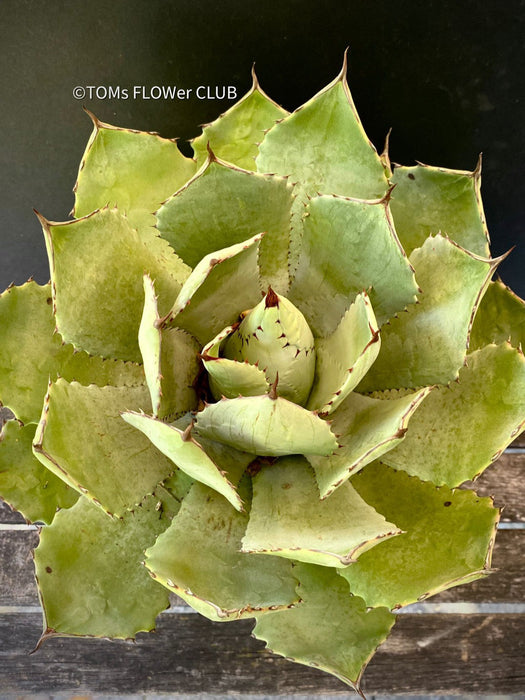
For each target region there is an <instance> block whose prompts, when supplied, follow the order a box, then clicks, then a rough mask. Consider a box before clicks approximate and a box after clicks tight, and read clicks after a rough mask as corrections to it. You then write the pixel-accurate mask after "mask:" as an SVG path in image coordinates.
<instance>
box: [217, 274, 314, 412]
mask: <svg viewBox="0 0 525 700" xmlns="http://www.w3.org/2000/svg"><path fill="white" fill-rule="evenodd" d="M224 354H225V356H226V357H228V358H230V359H232V360H246V361H247V362H249V363H250V364H252V365H256V366H257V367H260V368H261V369H262V370H263V371H264V373H265V375H266V379H267V380H268V382H269V384H274V382H275V381H277V379H278V381H279V395H280V396H282V397H284V398H285V399H288V400H289V401H293V402H294V403H296V404H299V405H300V406H304V404H305V403H306V401H307V399H308V395H309V394H310V390H311V388H312V384H313V381H314V375H315V348H314V337H313V335H312V331H311V330H310V328H309V326H308V324H307V322H306V319H305V317H304V316H303V314H302V313H301V312H300V311H299V309H298V308H297V307H296V306H294V305H293V304H292V303H291V301H289V300H288V299H287V298H286V297H282V296H279V295H278V294H276V293H275V292H274V290H273V289H272V288H271V287H270V288H269V289H268V292H267V294H266V295H265V297H264V299H261V301H260V302H259V303H258V304H257V306H255V307H254V308H253V309H251V310H250V311H249V312H246V313H245V314H244V318H243V319H242V321H241V323H240V324H239V327H238V328H237V329H236V330H235V331H234V332H233V333H232V334H231V336H230V338H229V339H228V340H227V341H226V343H225V347H224Z"/></svg>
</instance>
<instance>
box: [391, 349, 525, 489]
mask: <svg viewBox="0 0 525 700" xmlns="http://www.w3.org/2000/svg"><path fill="white" fill-rule="evenodd" d="M466 406H468V407H469V410H468V411H466V410H465V407H466ZM524 417H525V358H524V357H523V354H522V353H521V352H519V351H518V350H515V349H514V348H512V347H511V346H510V345H509V344H507V343H505V344H503V345H498V346H496V345H488V346H487V347H485V348H483V349H481V350H478V351H476V352H474V353H473V354H472V355H469V356H468V360H467V366H466V367H463V368H462V369H460V371H459V381H458V383H455V382H454V383H453V384H451V385H450V387H437V388H436V389H434V391H433V392H432V393H431V395H430V396H429V397H428V399H427V400H426V401H425V402H424V404H423V406H422V407H421V408H420V409H419V410H418V411H417V413H416V415H415V416H414V418H413V419H412V421H411V422H410V429H409V431H408V433H407V436H406V438H405V440H404V441H403V442H402V443H401V444H400V445H398V446H397V447H396V448H395V449H394V450H391V451H390V452H389V453H388V454H385V455H384V456H383V461H384V462H386V463H387V464H389V465H390V466H392V467H395V468H396V469H403V470H404V471H406V472H408V473H409V474H414V475H415V476H418V477H419V478H420V479H424V480H429V481H433V482H434V483H435V484H447V485H448V486H458V485H459V484H461V483H463V482H464V481H467V480H468V479H474V478H476V477H477V476H479V475H480V474H481V473H482V471H483V470H484V469H485V468H486V467H488V466H489V465H490V464H491V463H492V462H493V461H494V460H495V459H497V458H498V457H499V456H500V454H501V453H502V452H503V450H504V449H505V447H507V445H508V444H509V443H511V442H512V440H513V439H514V438H515V437H516V436H517V435H518V434H519V433H520V432H521V431H522V430H523V429H524V428H525V419H524ZM458 445H461V449H458Z"/></svg>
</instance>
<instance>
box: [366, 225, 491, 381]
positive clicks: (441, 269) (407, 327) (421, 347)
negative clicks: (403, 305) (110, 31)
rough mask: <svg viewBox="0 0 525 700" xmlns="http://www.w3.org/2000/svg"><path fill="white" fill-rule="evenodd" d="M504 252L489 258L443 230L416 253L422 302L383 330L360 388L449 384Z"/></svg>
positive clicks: (464, 351)
mask: <svg viewBox="0 0 525 700" xmlns="http://www.w3.org/2000/svg"><path fill="white" fill-rule="evenodd" d="M501 260H502V258H497V259H495V260H486V259H484V258H479V257H477V256H474V255H472V254H471V253H469V252H467V251H466V250H463V249H462V248H460V247H459V246H458V245H456V244H455V243H454V242H453V241H451V240H449V239H448V238H443V236H440V235H438V236H436V237H435V238H428V239H427V240H426V241H425V243H424V245H423V246H422V247H421V248H417V249H416V250H415V251H414V252H413V253H412V255H411V256H410V262H411V263H412V264H413V266H414V268H415V270H416V276H417V279H418V282H419V284H420V285H421V288H422V290H423V293H422V294H421V297H420V299H419V302H420V303H419V304H417V305H416V306H412V307H410V308H409V309H408V312H407V313H406V314H402V315H401V316H399V317H398V318H395V319H392V321H391V323H390V325H388V326H385V327H384V328H383V329H382V331H381V339H382V343H381V352H380V353H379V357H378V358H377V360H376V361H375V363H374V365H373V367H372V368H371V370H370V372H368V374H367V376H366V377H365V379H364V380H363V382H362V383H361V384H360V385H359V390H360V391H372V390H375V389H401V388H406V387H417V386H422V385H425V384H446V383H447V382H450V381H452V380H453V379H456V378H457V376H458V371H459V368H460V367H461V366H462V364H463V362H464V360H465V357H466V354H467V344H468V337H469V332H470V328H471V326H472V321H473V319H474V314H475V313H476V309H477V306H478V304H479V301H480V299H481V297H482V296H483V294H484V292H485V290H486V288H487V285H488V284H489V281H490V278H491V277H492V275H493V273H494V270H495V268H496V267H497V266H498V264H499V263H500V262H501Z"/></svg>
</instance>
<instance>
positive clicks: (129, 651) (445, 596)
mask: <svg viewBox="0 0 525 700" xmlns="http://www.w3.org/2000/svg"><path fill="white" fill-rule="evenodd" d="M520 445H521V446H520ZM524 481H525V449H524V442H523V440H522V441H521V442H520V443H515V445H514V446H513V447H512V448H511V450H509V451H507V452H506V453H505V454H504V455H503V456H502V457H501V458H500V460H499V461H498V462H497V463H496V464H495V465H493V466H492V467H491V468H490V469H489V470H488V472H487V473H486V474H485V475H483V476H482V477H481V478H480V479H479V480H478V482H477V483H476V489H477V491H478V492H479V493H481V494H484V495H486V494H491V495H494V494H496V505H503V504H505V510H504V512H503V516H502V524H501V529H500V532H499V533H498V538H497V541H496V547H495V551H494V557H493V565H494V567H495V568H496V569H498V570H497V571H496V573H494V574H492V575H491V576H489V577H488V578H486V579H484V580H482V581H477V582H475V583H474V584H471V585H469V586H462V587H458V588H453V589H450V590H448V591H445V592H444V593H442V594H440V595H439V596H436V597H434V598H432V599H431V600H430V601H429V602H428V603H425V604H422V605H419V606H415V607H414V608H412V610H411V611H408V612H404V613H403V614H400V615H399V618H398V621H397V623H396V625H395V627H394V630H393V633H392V635H391V636H390V638H389V639H388V640H387V642H386V643H385V644H384V645H383V646H382V647H380V649H379V650H378V652H377V653H376V655H375V657H374V658H373V659H372V661H371V662H370V664H369V666H368V668H367V670H366V672H365V676H364V681H363V690H364V691H365V693H366V694H367V695H368V696H369V697H371V696H373V695H377V694H385V695H388V696H392V695H396V694H420V695H421V694H434V695H456V696H457V695H468V694H471V695H474V696H476V697H480V696H483V695H491V694H492V695H502V694H506V695H513V696H515V697H518V696H519V695H520V694H523V693H525V593H524V591H525V565H524V564H525V554H524V552H525V547H524V544H525V489H524V488H523V483H524ZM36 541H37V533H36V531H35V530H34V529H31V528H30V527H28V526H26V525H25V524H24V521H23V520H22V519H21V518H20V516H19V515H17V514H16V513H13V512H12V511H11V510H10V509H9V508H8V507H7V506H5V505H0V698H2V699H3V698H4V697H5V698H8V697H13V698H14V697H27V696H32V695H35V694H41V695H46V694H47V695H55V694H57V693H60V694H66V695H69V696H73V695H74V696H78V695H86V694H88V695H89V694H101V695H104V696H109V695H135V696H136V695H141V694H145V693H148V694H149V693H151V694H157V693H166V694H169V695H170V696H172V697H177V696H178V695H179V696H184V695H188V694H189V695H192V694H193V695H199V696H201V697H206V695H209V696H210V697H211V696H215V695H217V694H223V695H225V696H235V695H237V696H239V695H240V696H243V695H256V696H261V697H264V696H283V695H302V696H305V695H306V696H308V697H327V696H332V695H334V696H340V697H341V698H343V697H349V689H348V688H347V687H346V686H345V685H343V684H342V683H341V682H339V681H338V680H336V679H335V678H332V677H331V676H329V675H327V674H324V673H322V672H319V671H316V670H315V669H311V668H308V667H306V666H301V665H298V664H293V663H290V662H287V661H285V660H284V659H281V658H278V657H275V656H273V655H271V654H269V653H268V652H266V651H265V649H264V644H263V643H261V642H259V641H257V640H255V639H253V638H252V637H251V636H250V631H251V629H252V626H253V622H252V621H250V620H244V621H240V622H235V623H228V624H224V623H212V622H210V621H208V620H206V619H204V618H202V617H201V616H200V615H198V614H196V613H192V612H189V611H187V609H185V608H184V607H182V606H180V604H178V605H177V607H175V608H174V609H172V610H171V611H167V612H166V613H163V614H162V615H160V617H159V620H158V629H157V631H156V632H155V633H153V634H149V635H148V634H140V635H139V637H138V639H137V641H136V643H134V644H130V643H125V642H115V641H113V642H109V641H104V640H86V639H74V638H70V639H51V640H49V641H48V642H46V643H45V644H44V645H43V646H42V648H41V649H40V650H39V651H38V652H37V653H35V654H30V652H31V651H32V649H33V647H34V645H35V644H36V642H37V640H38V638H39V636H40V632H41V616H40V613H39V609H38V598H37V595H36V589H35V585H34V581H33V575H32V548H33V547H34V546H35V544H36Z"/></svg>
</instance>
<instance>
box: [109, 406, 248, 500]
mask: <svg viewBox="0 0 525 700" xmlns="http://www.w3.org/2000/svg"><path fill="white" fill-rule="evenodd" d="M122 418H124V420H125V421H126V423H129V424H130V425H132V426H133V427H135V428H137V429H138V430H141V431H142V432H143V433H144V434H145V435H146V436H147V437H148V438H149V439H150V440H151V442H152V443H153V444H154V445H155V447H157V448H158V449H159V450H160V451H161V452H162V454H164V455H166V457H168V458H169V459H170V460H171V461H172V462H173V463H174V464H176V465H177V467H179V469H182V470H183V471H184V472H186V474H188V475H189V476H191V477H192V478H193V479H195V480H197V481H200V482H201V483H203V484H206V485H207V486H209V487H210V488H212V489H214V490H215V491H217V492H218V493H220V494H222V495H223V496H224V497H225V498H226V499H227V500H228V501H229V502H230V503H231V504H232V506H233V507H234V508H236V509H237V510H242V501H241V499H240V497H239V494H238V493H237V490H236V489H235V486H234V485H233V484H232V483H231V482H230V481H229V480H228V479H227V477H226V474H225V472H223V471H221V470H220V468H219V467H218V466H217V464H215V462H213V460H212V459H210V458H209V457H208V455H207V454H206V452H205V451H204V450H203V448H202V446H201V445H200V444H199V443H198V442H197V440H195V439H194V438H192V437H191V436H190V435H189V434H188V435H186V434H185V433H184V432H183V431H182V430H179V428H177V427H175V426H174V425H169V424H168V423H162V422H161V421H159V420H157V419H155V418H152V417H150V416H146V415H144V414H140V413H132V412H126V413H123V414H122ZM250 461H251V457H250Z"/></svg>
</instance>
